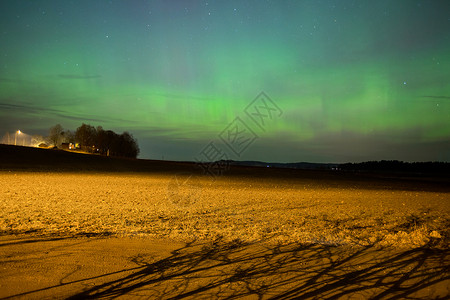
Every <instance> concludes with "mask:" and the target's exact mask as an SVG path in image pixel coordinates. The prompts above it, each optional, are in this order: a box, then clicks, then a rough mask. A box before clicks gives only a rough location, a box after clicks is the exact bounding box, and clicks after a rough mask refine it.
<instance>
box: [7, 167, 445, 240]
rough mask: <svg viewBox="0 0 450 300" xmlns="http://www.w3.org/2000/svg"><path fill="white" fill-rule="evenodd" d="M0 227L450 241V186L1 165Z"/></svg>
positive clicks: (201, 236) (196, 236) (186, 236)
mask: <svg viewBox="0 0 450 300" xmlns="http://www.w3.org/2000/svg"><path fill="white" fill-rule="evenodd" d="M0 180H1V182H2V184H1V186H0V197H1V202H0V232H2V233H3V234H11V233H14V234H18V233H33V234H39V235H53V236H54V235H64V236H66V235H75V236H76V235H93V234H95V235H100V234H101V235H118V236H150V237H153V238H171V239H175V240H179V241H190V240H211V239H218V238H221V239H223V240H225V241H234V240H239V241H242V242H255V241H260V240H265V241H270V242H273V243H276V244H279V243H281V244H289V243H299V242H300V243H311V242H312V243H321V244H332V245H363V246H366V245H382V246H395V247H418V246H425V245H427V244H431V245H435V246H447V244H448V239H449V228H450V226H449V225H450V224H449V212H450V201H449V200H448V196H449V194H448V193H445V192H431V191H418V190H396V189H391V188H387V189H381V188H380V189H376V188H372V189H365V188H362V187H359V186H355V187H353V188H352V187H351V184H350V183H349V182H347V184H346V185H345V186H343V187H340V186H339V185H338V184H335V183H333V182H331V183H329V184H327V182H321V183H320V182H319V184H317V183H315V182H313V181H310V180H305V181H302V180H298V179H297V180H292V181H288V180H277V179H268V178H265V179H261V178H260V179H259V180H251V179H249V178H239V177H233V178H228V177H223V178H218V179H217V180H215V181H213V180H212V179H211V178H210V177H209V176H195V175H193V176H191V177H189V176H188V175H155V174H150V175H147V174H132V173H128V174H123V173H120V174H118V173H97V174H95V173H85V174H70V173H33V172H31V173H30V172H17V173H13V172H11V173H9V172H2V173H0Z"/></svg>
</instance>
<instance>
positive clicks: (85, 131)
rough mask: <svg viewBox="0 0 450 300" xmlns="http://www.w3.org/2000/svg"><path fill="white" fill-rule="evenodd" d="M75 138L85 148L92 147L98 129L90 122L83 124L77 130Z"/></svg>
mask: <svg viewBox="0 0 450 300" xmlns="http://www.w3.org/2000/svg"><path fill="white" fill-rule="evenodd" d="M75 139H76V141H77V142H78V143H80V144H81V145H82V146H83V147H85V149H87V148H88V147H92V146H94V145H95V143H96V130H95V128H94V127H93V126H91V125H89V124H84V123H83V124H81V126H80V127H78V128H77V131H76V132H75Z"/></svg>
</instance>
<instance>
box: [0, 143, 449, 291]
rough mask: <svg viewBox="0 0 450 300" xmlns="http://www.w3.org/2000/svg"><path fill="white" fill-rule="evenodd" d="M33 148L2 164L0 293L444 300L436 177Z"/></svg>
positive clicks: (441, 186)
mask: <svg viewBox="0 0 450 300" xmlns="http://www.w3.org/2000/svg"><path fill="white" fill-rule="evenodd" d="M8 149H9V148H8ZM0 150H1V149H0ZM24 151H25V150H24ZM42 151H48V152H39V155H40V161H39V164H37V163H35V162H30V161H28V162H27V163H20V159H19V158H17V157H15V158H14V159H12V158H11V157H14V155H13V154H11V153H9V154H8V155H9V156H8V157H9V158H10V160H8V163H4V161H3V162H2V159H0V170H2V171H0V233H1V235H0V297H3V298H23V299H30V298H31V299H46V298H48V299H52V298H58V299H61V298H71V297H72V298H80V299H85V298H99V297H105V298H115V297H118V298H129V297H136V298H138V297H142V298H163V299H168V298H192V299H199V298H208V299H209V298H250V299H267V298H282V299H285V298H288V299H289V298H295V297H301V298H305V299H308V298H352V299H355V298H356V299H367V298H393V297H394V298H395V297H396V298H408V297H412V298H424V299H429V298H445V297H448V296H449V295H450V272H449V271H448V270H449V269H450V268H449V251H448V244H449V240H450V232H449V228H450V226H449V225H450V221H449V220H450V218H449V213H450V201H449V199H450V198H449V192H450V188H449V187H448V185H447V184H445V183H443V182H442V180H439V179H437V180H434V179H433V178H413V179H411V178H409V179H408V178H407V179H405V178H392V177H391V178H380V177H379V176H359V175H354V174H342V173H333V172H315V171H311V172H306V171H290V170H267V169H264V168H263V169H262V170H261V168H235V169H232V170H230V173H229V174H228V175H225V176H220V177H211V176H208V175H202V174H201V173H200V172H198V170H196V169H195V168H193V166H192V165H189V164H185V163H171V162H169V163H167V162H153V161H147V162H143V163H142V166H144V167H142V166H141V167H140V168H138V169H133V168H134V167H133V166H130V165H128V164H127V160H111V161H106V163H105V161H104V160H103V159H105V158H101V157H100V158H90V156H86V155H82V154H76V155H82V156H83V158H82V159H81V160H80V158H79V156H70V157H69V156H67V155H66V154H64V153H63V154H58V155H59V158H57V160H58V161H59V163H57V164H55V163H54V162H53V163H52V162H51V161H50V159H51V158H52V157H53V156H52V154H48V153H52V152H51V150H42ZM23 153H28V154H29V155H30V157H36V156H35V155H36V154H35V152H33V153H34V154H33V153H31V152H26V151H25V152H23ZM58 153H59V152H58ZM69 155H73V154H69ZM3 157H6V156H3ZM86 157H87V158H86ZM69 158H70V159H69ZM3 159H4V158H3ZM91 159H94V160H92V161H88V162H85V160H91ZM100 160H101V161H100ZM110 162H111V163H110ZM74 163H75V166H74V165H73V164H74ZM77 163H78V166H79V167H80V168H79V169H77V168H76V165H77ZM132 164H139V161H134V162H133V163H132ZM42 165H44V166H46V167H44V168H41V167H40V166H42ZM165 165H167V168H165V167H164V166H165ZM105 166H107V167H105ZM112 166H113V167H112Z"/></svg>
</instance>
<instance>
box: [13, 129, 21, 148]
mask: <svg viewBox="0 0 450 300" xmlns="http://www.w3.org/2000/svg"><path fill="white" fill-rule="evenodd" d="M21 133H22V132H21V131H20V130H17V131H16V135H15V136H14V146H17V134H21Z"/></svg>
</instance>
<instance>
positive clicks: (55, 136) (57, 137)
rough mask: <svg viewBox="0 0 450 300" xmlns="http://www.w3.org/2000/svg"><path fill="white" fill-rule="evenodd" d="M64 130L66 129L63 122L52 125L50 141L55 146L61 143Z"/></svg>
mask: <svg viewBox="0 0 450 300" xmlns="http://www.w3.org/2000/svg"><path fill="white" fill-rule="evenodd" d="M63 132H64V129H63V127H62V126H61V124H56V125H55V126H53V127H50V132H49V136H48V139H49V141H50V143H52V144H53V146H59V145H60V143H61V140H62V134H63Z"/></svg>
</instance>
